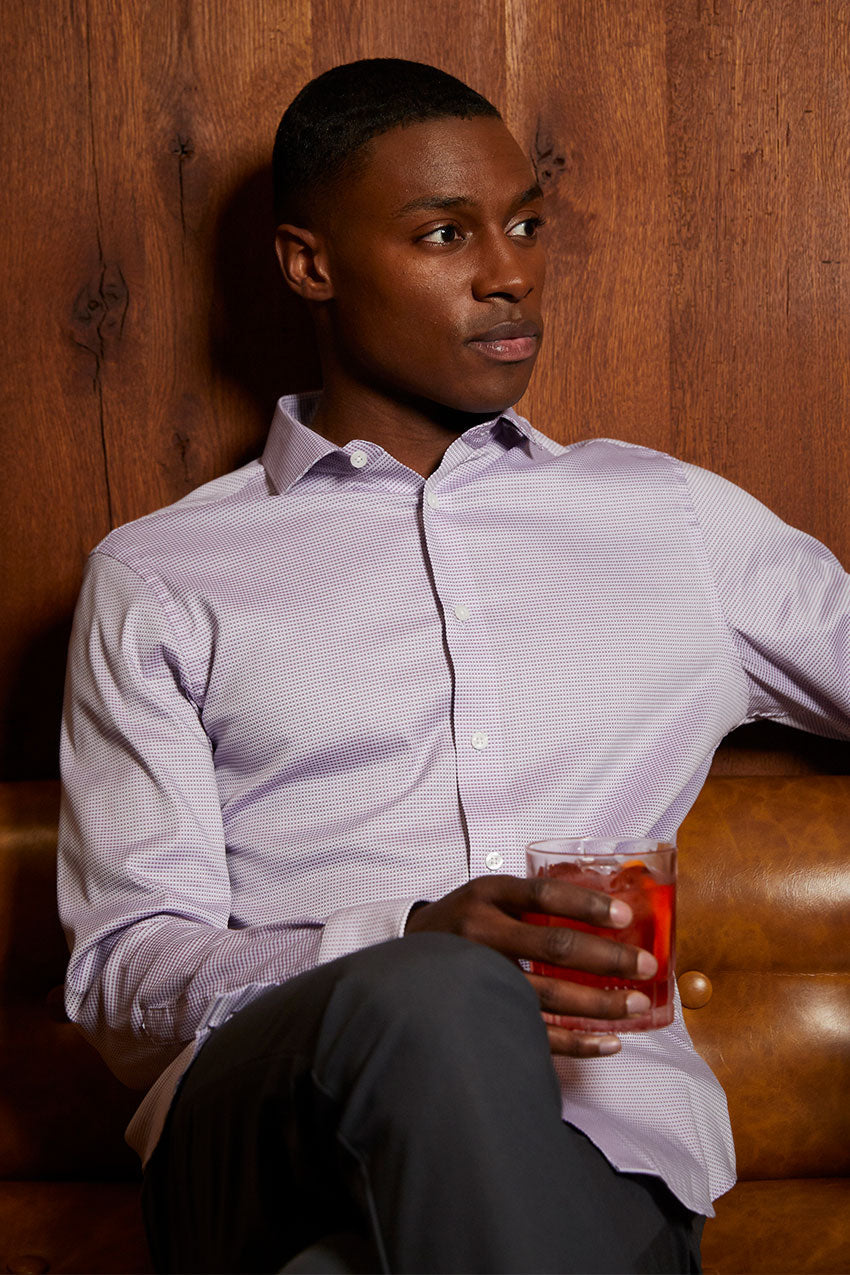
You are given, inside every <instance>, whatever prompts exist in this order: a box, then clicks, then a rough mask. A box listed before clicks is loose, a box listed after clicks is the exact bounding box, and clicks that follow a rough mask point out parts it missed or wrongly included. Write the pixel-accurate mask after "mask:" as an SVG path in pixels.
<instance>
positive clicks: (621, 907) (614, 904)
mask: <svg viewBox="0 0 850 1275" xmlns="http://www.w3.org/2000/svg"><path fill="white" fill-rule="evenodd" d="M608 919H609V920H610V921H611V922H612V924H614V925H628V923H629V921H631V919H632V909H631V908H630V907H629V905H628V903H624V902H623V900H622V899H612V900H611V903H610V906H609V908H608Z"/></svg>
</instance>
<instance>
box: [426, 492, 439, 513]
mask: <svg viewBox="0 0 850 1275" xmlns="http://www.w3.org/2000/svg"><path fill="white" fill-rule="evenodd" d="M425 499H426V500H427V501H428V504H429V505H430V506H431V508H432V509H439V508H440V497H439V496H435V495H434V493H433V491H429V492H428V495H427V496H426V497H425Z"/></svg>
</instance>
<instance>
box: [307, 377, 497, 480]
mask: <svg viewBox="0 0 850 1275" xmlns="http://www.w3.org/2000/svg"><path fill="white" fill-rule="evenodd" d="M482 419H486V417H475V416H472V415H468V414H465V413H462V412H455V411H452V410H451V409H450V408H444V409H441V408H440V407H439V406H438V405H436V404H424V403H423V404H418V403H416V402H399V401H397V400H395V399H391V398H390V397H388V396H387V395H386V394H382V393H380V392H378V391H377V390H374V389H372V388H370V387H368V386H361V385H358V386H351V385H348V384H335V383H334V381H333V380H331V381H330V383H328V380H327V378H326V382H325V386H324V391H323V394H322V398H321V400H320V402H319V406H318V408H317V410H316V415H315V417H314V418H313V420H312V421H311V423H310V425H311V428H312V429H314V430H315V431H316V432H317V433H319V434H322V435H323V437H325V438H327V439H329V440H330V441H331V442H332V443H336V445H337V446H338V447H344V446H345V445H346V443H350V442H351V440H352V439H354V438H362V439H368V440H369V441H370V442H373V443H378V445H379V446H381V447H383V448H384V450H385V451H387V452H389V454H390V455H391V456H394V457H395V459H396V460H397V461H399V462H400V463H401V464H402V465H406V466H407V467H408V469H412V470H413V471H414V473H417V474H421V475H422V477H423V478H427V477H428V476H429V474H432V473H433V472H434V470H435V469H436V468H437V467H438V466H439V464H440V461H441V460H442V459H443V456H444V455H445V453H446V451H447V450H448V448H449V447H450V446H451V444H452V443H453V442H454V440H455V439H456V438H457V437H458V435H459V434H462V433H463V431H464V430H465V429H469V428H470V426H472V425H474V424H476V422H477V421H478V420H482Z"/></svg>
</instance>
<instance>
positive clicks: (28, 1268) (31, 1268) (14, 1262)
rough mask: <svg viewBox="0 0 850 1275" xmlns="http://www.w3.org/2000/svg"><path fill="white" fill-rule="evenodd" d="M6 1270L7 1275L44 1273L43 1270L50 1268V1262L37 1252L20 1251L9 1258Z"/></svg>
mask: <svg viewBox="0 0 850 1275" xmlns="http://www.w3.org/2000/svg"><path fill="white" fill-rule="evenodd" d="M6 1270H7V1271H8V1272H9V1275H44V1272H45V1271H49V1270H50V1263H49V1262H48V1260H47V1258H46V1257H40V1256H39V1255H38V1253H20V1254H19V1255H18V1256H17V1257H10V1258H9V1260H8V1262H7V1263H6Z"/></svg>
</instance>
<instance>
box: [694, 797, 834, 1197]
mask: <svg viewBox="0 0 850 1275" xmlns="http://www.w3.org/2000/svg"><path fill="white" fill-rule="evenodd" d="M679 847H680V854H679V870H680V890H679V916H680V927H679V944H678V960H677V969H678V972H679V986H680V990H682V993H683V1001H685V1003H686V1004H687V1001H688V1000H689V999H691V1000H692V1001H694V1002H699V1001H701V1000H703V999H704V998H705V995H706V989H705V988H704V987H702V985H701V984H700V982H699V980H695V979H693V978H689V972H692V971H699V972H700V973H704V974H705V975H707V977H708V980H709V981H710V984H711V988H712V990H711V994H710V998H709V999H708V1000H707V1002H706V1003H705V1004H703V1005H702V1006H701V1007H700V1008H694V1009H690V1010H688V1009H686V1011H685V1017H686V1020H687V1023H688V1028H689V1030H690V1032H691V1035H692V1036H693V1039H694V1043H695V1045H696V1047H697V1049H698V1050H699V1051H700V1053H701V1054H702V1055H703V1057H704V1058H705V1059H706V1060H707V1061H708V1062H709V1063H710V1065H711V1066H712V1068H713V1069H714V1071H715V1073H716V1075H717V1076H718V1078H719V1080H720V1081H721V1083H722V1085H723V1087H724V1088H725V1090H726V1093H727V1097H728V1099H729V1108H730V1113H731V1117H732V1127H733V1130H734V1133H735V1144H736V1148H737V1154H738V1171H739V1175H740V1176H741V1177H742V1178H784V1177H822V1176H825V1177H829V1176H836V1177H837V1176H841V1175H844V1174H847V1172H848V1170H850V1099H848V1094H850V776H844V775H840V776H824V775H806V776H794V777H792V778H773V777H771V778H767V777H747V778H712V779H710V780H709V781H708V783H707V784H706V786H705V788H704V790H703V792H702V793H701V795H700V797H699V799H698V801H697V803H696V805H695V806H694V808H693V810H692V811H691V813H690V815H689V816H688V818H687V819H686V820H685V823H684V824H683V825H682V829H681V831H680V834H679ZM689 991H690V996H689V995H688V993H689Z"/></svg>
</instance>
